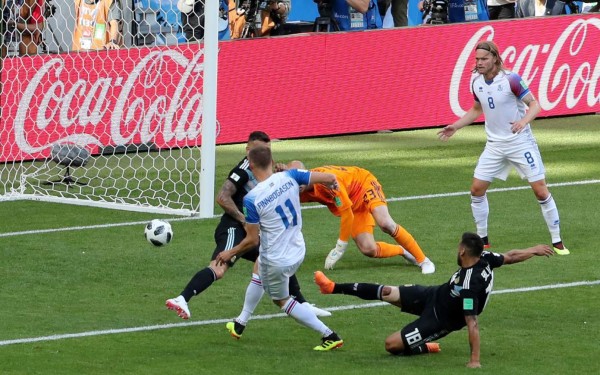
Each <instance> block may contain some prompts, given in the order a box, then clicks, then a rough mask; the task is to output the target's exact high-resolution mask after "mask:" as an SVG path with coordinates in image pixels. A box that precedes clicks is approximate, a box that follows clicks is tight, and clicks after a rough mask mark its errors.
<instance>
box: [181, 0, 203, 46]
mask: <svg viewBox="0 0 600 375" xmlns="http://www.w3.org/2000/svg"><path fill="white" fill-rule="evenodd" d="M177 9H179V11H180V12H181V24H182V25H183V32H184V34H185V38H186V39H187V41H188V42H198V41H201V40H202V39H204V2H202V1H200V0H179V1H178V2H177Z"/></svg>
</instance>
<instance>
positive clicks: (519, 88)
mask: <svg viewBox="0 0 600 375" xmlns="http://www.w3.org/2000/svg"><path fill="white" fill-rule="evenodd" d="M508 82H510V90H511V91H512V93H513V94H515V96H516V97H517V98H519V99H523V97H524V96H525V95H527V94H529V87H528V86H527V84H526V83H525V81H524V80H523V78H521V76H520V75H518V74H517V73H510V75H509V76H508Z"/></svg>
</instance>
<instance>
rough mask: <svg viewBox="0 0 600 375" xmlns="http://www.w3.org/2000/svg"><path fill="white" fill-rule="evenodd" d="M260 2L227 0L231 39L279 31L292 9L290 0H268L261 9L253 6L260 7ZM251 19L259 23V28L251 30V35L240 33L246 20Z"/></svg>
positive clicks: (259, 0)
mask: <svg viewBox="0 0 600 375" xmlns="http://www.w3.org/2000/svg"><path fill="white" fill-rule="evenodd" d="M261 3H262V2H261V0H257V1H256V3H255V2H254V1H249V0H247V1H243V0H242V1H235V0H229V28H230V30H231V39H239V38H245V37H252V36H269V35H276V34H277V33H278V32H279V30H280V28H281V25H283V24H284V23H285V21H286V20H287V17H288V15H289V14H290V11H291V9H292V2H291V0H279V1H268V2H266V4H267V6H266V8H265V9H263V10H261V9H258V10H255V8H253V6H254V4H256V6H258V7H259V8H260V4H261ZM238 5H239V6H238ZM259 11H260V12H259ZM254 12H256V13H254ZM253 13H254V14H253ZM252 19H254V22H255V23H256V25H259V24H260V30H255V31H251V34H253V35H242V34H243V30H244V26H245V25H246V22H252Z"/></svg>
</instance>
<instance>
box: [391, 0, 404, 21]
mask: <svg viewBox="0 0 600 375" xmlns="http://www.w3.org/2000/svg"><path fill="white" fill-rule="evenodd" d="M391 2H392V17H393V18H394V27H402V26H408V0H391Z"/></svg>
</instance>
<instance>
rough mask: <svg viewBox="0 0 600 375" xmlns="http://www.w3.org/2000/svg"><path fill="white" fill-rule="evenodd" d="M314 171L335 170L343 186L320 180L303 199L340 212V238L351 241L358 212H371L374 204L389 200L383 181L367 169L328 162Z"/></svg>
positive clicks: (332, 171)
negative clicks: (336, 186)
mask: <svg viewBox="0 0 600 375" xmlns="http://www.w3.org/2000/svg"><path fill="white" fill-rule="evenodd" d="M311 171H315V172H323V173H332V174H334V175H335V176H336V178H337V181H338V185H339V190H337V191H334V190H331V189H329V188H327V187H325V186H323V185H320V184H317V185H314V188H313V189H312V190H310V191H304V192H302V194H300V200H301V201H302V202H318V203H321V204H323V205H325V206H327V208H328V209H329V211H331V213H333V214H334V215H335V216H340V217H341V218H342V223H341V225H342V228H340V239H341V240H343V241H347V240H348V237H349V236H350V233H351V232H354V231H353V227H354V226H356V224H357V223H354V213H358V212H366V213H369V212H371V210H372V209H373V208H375V207H377V206H380V205H383V204H386V202H385V195H384V194H383V189H382V187H381V184H379V181H377V178H375V176H373V174H372V173H371V172H369V171H368V170H366V169H363V168H359V167H340V166H333V165H328V166H324V167H318V168H313V169H311ZM363 224H366V223H363Z"/></svg>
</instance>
